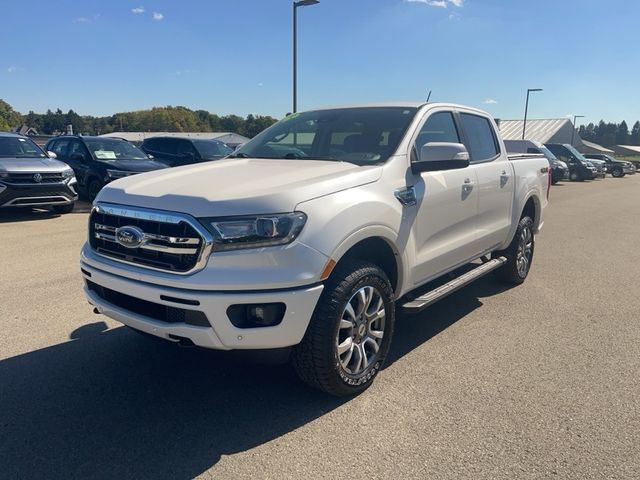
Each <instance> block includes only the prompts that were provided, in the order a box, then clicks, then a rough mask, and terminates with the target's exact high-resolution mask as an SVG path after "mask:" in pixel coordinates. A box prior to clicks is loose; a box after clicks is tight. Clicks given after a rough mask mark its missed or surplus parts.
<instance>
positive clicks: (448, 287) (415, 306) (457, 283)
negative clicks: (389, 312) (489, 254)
mask: <svg viewBox="0 0 640 480" xmlns="http://www.w3.org/2000/svg"><path fill="white" fill-rule="evenodd" d="M506 261H507V259H506V258H505V257H498V258H494V259H492V260H489V261H488V262H485V263H483V264H482V265H479V266H478V267H476V268H474V269H473V270H471V271H469V272H467V273H465V274H464V275H460V276H459V277H457V278H454V279H453V280H451V281H450V282H448V283H445V284H444V285H441V286H439V287H438V288H436V289H434V290H431V291H430V292H427V293H425V294H424V295H421V296H419V297H418V298H415V299H413V300H411V301H409V302H407V303H405V304H403V305H402V308H403V309H404V310H408V311H410V312H419V311H420V310H423V309H425V308H427V307H428V306H429V305H431V304H433V303H435V302H437V301H438V300H440V299H441V298H444V297H446V296H447V295H449V294H450V293H453V292H455V291H456V290H458V289H460V288H462V287H464V286H466V285H468V284H470V283H471V282H473V281H475V280H477V279H479V278H480V277H484V276H485V275H486V274H487V273H489V272H492V271H493V270H495V269H496V268H498V267H500V266H502V264H504V263H505V262H506Z"/></svg>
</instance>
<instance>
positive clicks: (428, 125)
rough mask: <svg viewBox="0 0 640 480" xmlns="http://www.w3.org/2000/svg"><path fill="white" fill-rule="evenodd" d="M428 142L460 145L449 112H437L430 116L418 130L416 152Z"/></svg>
mask: <svg viewBox="0 0 640 480" xmlns="http://www.w3.org/2000/svg"><path fill="white" fill-rule="evenodd" d="M430 142H450V143H460V136H459V135H458V130H457V129H456V124H455V122H454V120H453V114H452V113H451V112H438V113H434V114H433V115H431V116H430V117H429V118H428V119H427V121H426V122H425V123H424V125H423V126H422V128H421V129H420V133H419V134H418V137H417V138H416V150H417V152H418V153H419V152H420V150H421V149H422V147H423V146H424V145H425V144H427V143H430Z"/></svg>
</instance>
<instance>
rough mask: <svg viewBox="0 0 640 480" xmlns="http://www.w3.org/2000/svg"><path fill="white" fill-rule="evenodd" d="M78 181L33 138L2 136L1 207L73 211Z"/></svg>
mask: <svg viewBox="0 0 640 480" xmlns="http://www.w3.org/2000/svg"><path fill="white" fill-rule="evenodd" d="M75 187H76V178H75V176H74V175H73V170H71V168H69V166H68V165H66V164H64V163H62V162H60V161H58V160H55V158H50V157H49V156H47V154H45V152H44V151H42V149H41V148H40V147H38V146H37V145H36V144H35V143H34V142H33V141H32V140H31V139H30V138H28V137H23V136H22V135H18V134H15V133H3V132H0V207H3V208H4V207H14V208H17V207H23V208H33V207H51V208H52V209H53V211H54V212H56V213H70V212H71V211H73V206H74V204H75V201H76V200H77V199H78V193H77V192H76V189H75Z"/></svg>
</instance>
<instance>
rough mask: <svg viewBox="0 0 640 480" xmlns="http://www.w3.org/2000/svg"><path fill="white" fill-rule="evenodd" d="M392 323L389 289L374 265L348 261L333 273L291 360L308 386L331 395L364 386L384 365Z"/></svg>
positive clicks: (356, 389)
mask: <svg viewBox="0 0 640 480" xmlns="http://www.w3.org/2000/svg"><path fill="white" fill-rule="evenodd" d="M394 324H395V301H394V294H393V288H392V287H391V283H390V282H389V279H388V278H387V276H386V274H385V273H384V271H382V269H380V268H379V267H378V266H376V265H374V264H372V263H369V262H363V261H358V260H353V261H346V262H345V263H344V264H342V265H340V266H338V267H337V268H336V271H334V273H333V274H332V275H331V277H330V279H329V281H328V282H327V284H326V286H325V290H324V292H323V293H322V296H321V297H320V300H319V302H318V305H317V306H316V310H315V312H314V314H313V318H312V319H311V322H310V324H309V327H308V329H307V332H306V334H305V336H304V338H303V339H302V342H301V343H300V344H299V345H296V347H295V348H294V349H293V352H292V357H291V360H292V363H293V367H294V369H295V371H296V373H297V374H298V376H299V377H300V378H301V379H302V380H303V381H304V382H305V383H307V384H308V385H310V386H312V387H314V388H317V389H319V390H322V391H324V392H326V393H329V394H331V395H335V396H339V397H341V396H347V395H353V394H356V393H359V392H361V391H363V390H365V389H366V388H367V387H369V385H371V383H372V382H373V380H374V378H375V376H376V375H377V374H378V372H379V371H380V369H381V368H382V365H383V364H384V361H385V358H386V356H387V353H388V352H389V346H390V345H391V337H392V336H393V329H394Z"/></svg>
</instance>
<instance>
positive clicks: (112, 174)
mask: <svg viewBox="0 0 640 480" xmlns="http://www.w3.org/2000/svg"><path fill="white" fill-rule="evenodd" d="M135 173H137V172H127V171H124V170H107V176H108V177H109V178H110V179H111V180H115V179H116V178H123V177H128V176H129V175H134V174H135Z"/></svg>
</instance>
